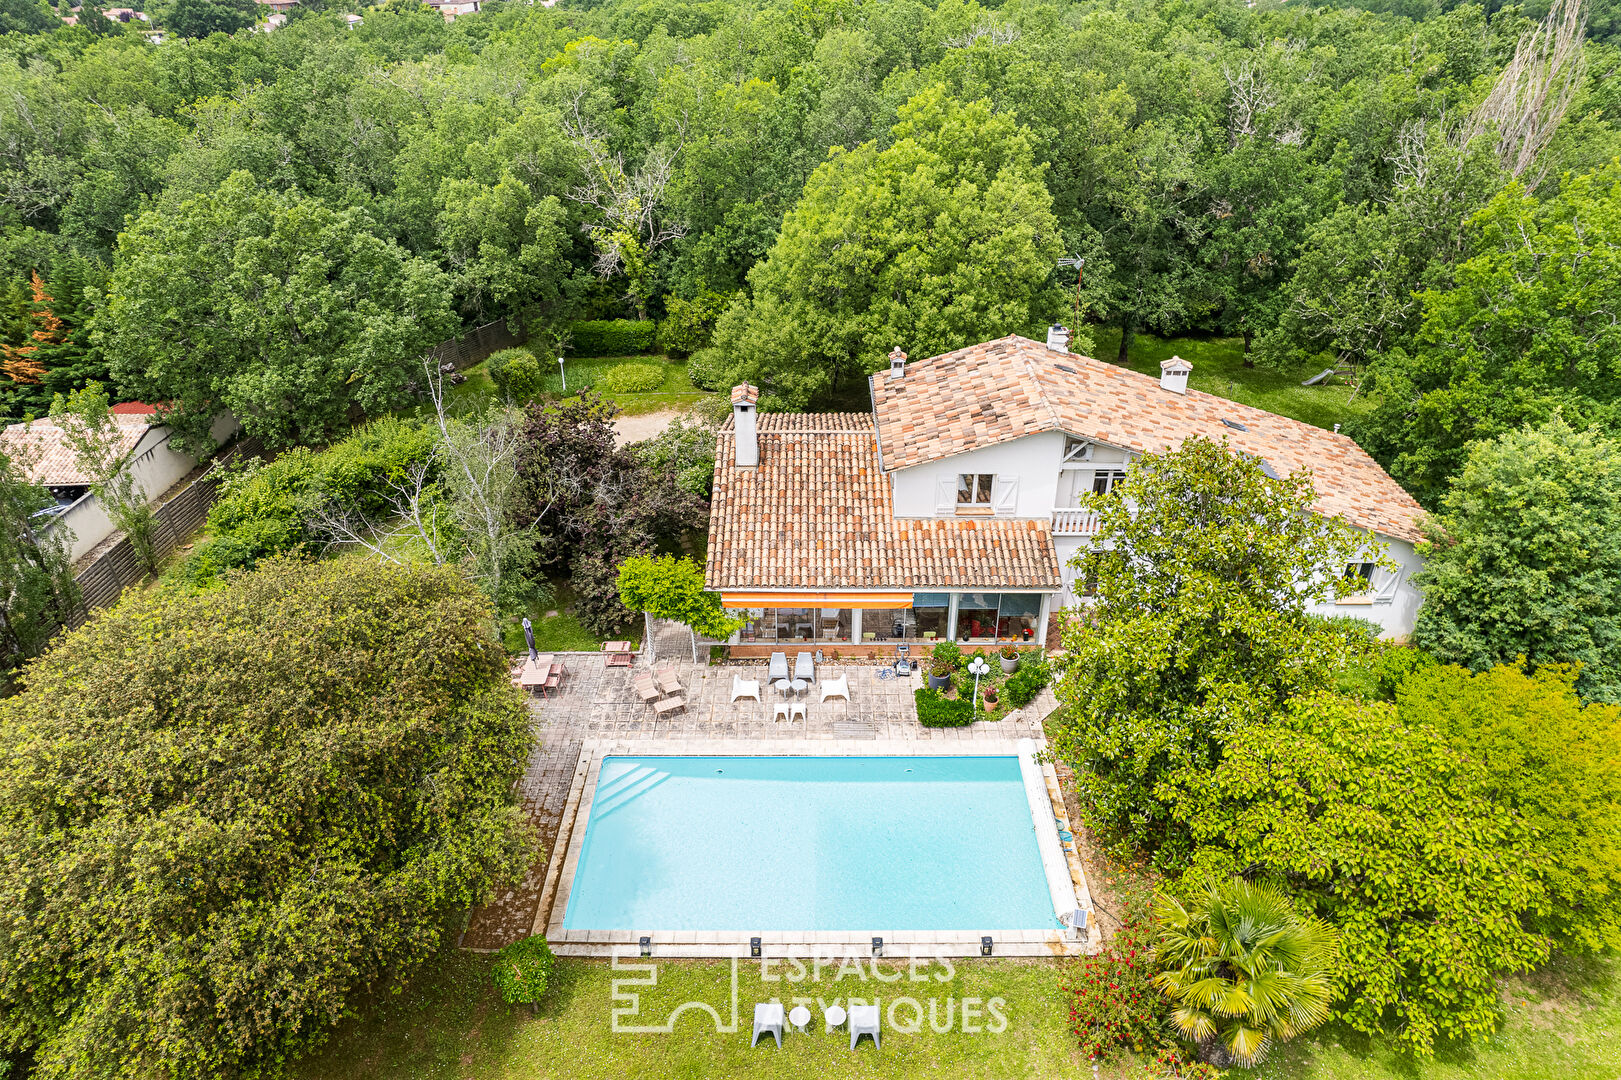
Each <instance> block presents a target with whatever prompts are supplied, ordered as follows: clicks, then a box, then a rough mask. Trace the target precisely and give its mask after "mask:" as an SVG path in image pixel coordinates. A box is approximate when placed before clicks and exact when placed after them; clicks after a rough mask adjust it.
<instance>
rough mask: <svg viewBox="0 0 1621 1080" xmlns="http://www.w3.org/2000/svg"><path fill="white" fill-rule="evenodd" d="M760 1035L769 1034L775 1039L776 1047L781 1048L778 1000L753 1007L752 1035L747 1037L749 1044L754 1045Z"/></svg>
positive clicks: (780, 1022) (780, 1010)
mask: <svg viewBox="0 0 1621 1080" xmlns="http://www.w3.org/2000/svg"><path fill="white" fill-rule="evenodd" d="M761 1035H770V1036H771V1037H772V1038H774V1039H776V1040H777V1049H778V1050H781V1049H782V1005H781V1003H780V1002H775V1001H768V1002H765V1003H764V1004H761V1005H756V1006H755V1007H754V1035H753V1036H752V1037H751V1038H750V1039H749V1046H751V1047H752V1046H756V1045H758V1044H759V1042H760V1036H761Z"/></svg>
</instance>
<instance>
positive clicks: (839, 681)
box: [822, 674, 850, 701]
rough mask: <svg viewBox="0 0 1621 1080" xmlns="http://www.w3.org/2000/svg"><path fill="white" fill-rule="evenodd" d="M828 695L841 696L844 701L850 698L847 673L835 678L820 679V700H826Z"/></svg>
mask: <svg viewBox="0 0 1621 1080" xmlns="http://www.w3.org/2000/svg"><path fill="white" fill-rule="evenodd" d="M830 697H841V698H843V699H844V700H845V701H849V700H850V676H849V675H848V674H845V675H840V676H839V677H838V678H836V679H823V680H822V700H823V701H826V700H827V699H828V698H830Z"/></svg>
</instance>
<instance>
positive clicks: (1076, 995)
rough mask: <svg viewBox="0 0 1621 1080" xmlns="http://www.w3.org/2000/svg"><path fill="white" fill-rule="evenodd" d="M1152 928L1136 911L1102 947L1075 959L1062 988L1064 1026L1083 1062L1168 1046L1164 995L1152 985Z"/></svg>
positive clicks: (1168, 1036)
mask: <svg viewBox="0 0 1621 1080" xmlns="http://www.w3.org/2000/svg"><path fill="white" fill-rule="evenodd" d="M1153 938H1154V934H1153V929H1152V927H1151V926H1150V925H1149V923H1148V921H1147V920H1146V919H1144V918H1141V917H1140V916H1137V915H1132V916H1128V918H1127V921H1126V922H1125V924H1124V925H1123V926H1121V927H1120V929H1119V930H1117V931H1116V932H1115V934H1114V936H1113V937H1111V938H1110V939H1109V941H1108V943H1107V944H1106V945H1104V947H1103V950H1102V951H1101V952H1099V953H1098V954H1097V955H1095V956H1088V957H1086V958H1085V959H1084V960H1081V961H1080V962H1079V963H1077V964H1076V965H1075V967H1074V968H1073V969H1072V970H1071V972H1070V974H1069V977H1068V979H1067V981H1066V982H1065V983H1064V986H1063V989H1064V992H1065V994H1066V995H1067V996H1068V997H1069V1000H1070V1006H1069V1023H1070V1030H1071V1031H1072V1032H1074V1034H1075V1038H1076V1039H1077V1040H1079V1042H1080V1048H1081V1053H1082V1054H1085V1055H1086V1059H1087V1060H1088V1061H1108V1060H1109V1059H1110V1058H1112V1057H1114V1056H1115V1054H1117V1053H1119V1052H1120V1051H1121V1050H1130V1051H1131V1052H1132V1053H1134V1054H1143V1053H1147V1052H1148V1051H1150V1050H1155V1049H1158V1048H1159V1047H1161V1046H1162V1045H1166V1044H1169V1043H1170V1042H1171V1038H1170V1032H1171V1029H1170V1025H1169V1024H1168V1023H1167V1022H1166V1018H1165V1016H1164V1014H1163V1012H1162V1010H1163V1009H1164V1000H1165V999H1164V998H1163V997H1161V996H1160V993H1159V991H1157V990H1155V989H1154V982H1153V980H1154V963H1153V955H1154V954H1153V948H1154V940H1153Z"/></svg>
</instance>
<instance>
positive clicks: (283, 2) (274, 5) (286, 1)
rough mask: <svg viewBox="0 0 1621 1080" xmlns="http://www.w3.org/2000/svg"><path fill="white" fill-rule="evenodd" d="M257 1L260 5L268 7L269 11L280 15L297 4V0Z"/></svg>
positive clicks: (284, 20)
mask: <svg viewBox="0 0 1621 1080" xmlns="http://www.w3.org/2000/svg"><path fill="white" fill-rule="evenodd" d="M257 3H258V4H259V6H260V7H265V8H269V9H270V10H271V11H274V12H276V13H278V14H282V15H285V14H286V13H287V12H289V11H291V10H293V9H294V8H295V7H297V6H298V0H257ZM286 21H287V20H286V19H283V20H282V22H286Z"/></svg>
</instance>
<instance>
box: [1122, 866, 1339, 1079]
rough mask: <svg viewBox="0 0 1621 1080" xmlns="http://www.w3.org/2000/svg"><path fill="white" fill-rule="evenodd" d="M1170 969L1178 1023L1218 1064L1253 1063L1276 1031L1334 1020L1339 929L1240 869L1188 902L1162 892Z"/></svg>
mask: <svg viewBox="0 0 1621 1080" xmlns="http://www.w3.org/2000/svg"><path fill="white" fill-rule="evenodd" d="M1154 916H1155V919H1156V921H1157V922H1158V923H1159V943H1158V944H1157V945H1156V946H1155V949H1154V956H1155V959H1156V960H1158V961H1159V962H1160V963H1161V964H1163V965H1166V967H1167V970H1165V971H1162V972H1161V973H1160V974H1159V975H1157V976H1155V978H1154V984H1155V985H1156V986H1158V987H1159V989H1160V990H1161V991H1162V992H1163V993H1164V994H1165V996H1166V997H1168V998H1170V999H1171V1001H1172V1002H1173V1003H1174V1004H1175V1008H1174V1009H1173V1010H1172V1012H1171V1022H1172V1023H1173V1024H1175V1025H1176V1028H1177V1030H1178V1031H1180V1032H1181V1033H1182V1035H1183V1036H1185V1037H1186V1038H1188V1039H1191V1040H1193V1041H1194V1042H1195V1043H1197V1044H1198V1046H1199V1056H1200V1058H1201V1059H1203V1060H1205V1061H1208V1062H1211V1063H1212V1064H1215V1065H1227V1064H1231V1063H1236V1064H1238V1065H1242V1066H1244V1067H1246V1068H1248V1067H1251V1066H1253V1065H1255V1064H1256V1063H1257V1062H1259V1061H1260V1060H1261V1059H1262V1058H1263V1057H1265V1056H1266V1053H1267V1051H1268V1050H1269V1049H1270V1048H1271V1046H1272V1043H1273V1042H1274V1041H1276V1040H1283V1039H1291V1038H1293V1037H1294V1036H1296V1035H1299V1034H1300V1033H1301V1032H1303V1031H1309V1030H1311V1029H1312V1028H1314V1027H1316V1026H1317V1025H1318V1024H1321V1023H1322V1022H1323V1021H1324V1020H1326V1019H1328V1003H1329V1000H1330V999H1331V998H1332V996H1333V990H1334V986H1333V978H1332V975H1331V971H1332V969H1333V965H1334V960H1335V957H1336V956H1337V955H1338V953H1339V936H1338V935H1337V934H1336V933H1335V931H1334V928H1333V927H1331V926H1329V925H1328V924H1327V923H1324V922H1323V921H1321V920H1320V919H1315V918H1312V917H1310V916H1306V915H1300V914H1298V913H1296V911H1295V910H1294V907H1293V906H1292V905H1291V904H1290V903H1289V900H1288V898H1287V897H1285V896H1284V895H1283V894H1282V893H1281V892H1279V891H1278V890H1276V889H1274V888H1272V887H1270V886H1267V885H1258V884H1254V883H1252V882H1248V881H1245V880H1244V879H1243V878H1233V879H1232V880H1231V881H1228V882H1226V883H1224V884H1217V883H1215V882H1212V883H1211V884H1210V885H1209V886H1208V887H1207V888H1206V889H1205V891H1204V892H1202V893H1201V894H1199V895H1198V896H1196V897H1194V898H1193V900H1192V901H1191V902H1190V903H1189V904H1188V905H1187V906H1183V904H1182V903H1181V902H1180V901H1178V900H1177V899H1176V898H1175V897H1171V896H1166V895H1164V894H1161V895H1159V896H1157V897H1155V900H1154Z"/></svg>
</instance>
